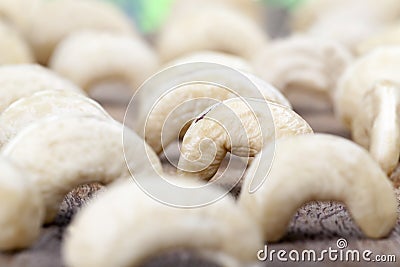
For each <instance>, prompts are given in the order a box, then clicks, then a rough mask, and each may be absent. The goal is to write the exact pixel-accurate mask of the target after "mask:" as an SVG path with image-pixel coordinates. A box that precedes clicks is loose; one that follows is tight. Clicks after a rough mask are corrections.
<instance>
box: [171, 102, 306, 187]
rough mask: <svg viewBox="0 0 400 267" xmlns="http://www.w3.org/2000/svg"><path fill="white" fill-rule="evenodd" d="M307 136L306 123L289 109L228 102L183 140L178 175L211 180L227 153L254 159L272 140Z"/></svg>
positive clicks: (205, 115)
mask: <svg viewBox="0 0 400 267" xmlns="http://www.w3.org/2000/svg"><path fill="white" fill-rule="evenodd" d="M242 128H243V129H242ZM310 133H313V130H312V129H311V127H310V126H309V125H308V123H307V122H306V121H305V120H303V118H301V117H300V116H299V115H297V114H296V113H295V112H294V111H293V110H291V109H290V108H287V107H285V106H282V105H278V104H275V103H272V102H266V101H264V100H259V99H240V98H233V99H228V100H225V101H223V102H222V103H221V104H216V105H214V106H212V107H211V108H209V109H208V110H207V111H205V112H204V113H202V114H201V115H200V116H199V117H198V118H197V119H196V120H195V121H194V122H193V123H192V125H191V126H190V128H189V129H188V131H187V132H186V134H185V136H184V138H183V143H182V146H181V156H180V158H179V164H178V172H179V173H181V174H185V175H186V176H194V177H198V178H201V179H204V180H210V179H211V178H212V177H213V176H214V175H215V173H216V172H217V170H218V168H219V166H220V165H221V162H222V160H223V159H224V158H225V156H226V153H227V152H230V153H231V154H234V155H237V156H240V157H254V156H255V155H257V154H258V152H260V151H261V149H262V148H263V147H264V146H266V145H267V144H269V143H271V142H273V141H274V140H275V139H279V138H282V137H286V136H291V135H298V134H310Z"/></svg>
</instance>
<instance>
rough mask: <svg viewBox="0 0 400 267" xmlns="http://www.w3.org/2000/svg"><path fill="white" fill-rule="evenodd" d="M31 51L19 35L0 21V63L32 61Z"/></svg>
mask: <svg viewBox="0 0 400 267" xmlns="http://www.w3.org/2000/svg"><path fill="white" fill-rule="evenodd" d="M33 61H34V59H33V55H32V51H31V49H30V47H29V45H28V44H27V43H26V41H25V40H24V39H23V38H22V37H21V35H20V34H19V33H18V32H17V31H16V30H15V29H13V28H12V27H11V26H10V25H9V24H7V23H5V22H2V21H0V65H7V64H23V63H32V62H33Z"/></svg>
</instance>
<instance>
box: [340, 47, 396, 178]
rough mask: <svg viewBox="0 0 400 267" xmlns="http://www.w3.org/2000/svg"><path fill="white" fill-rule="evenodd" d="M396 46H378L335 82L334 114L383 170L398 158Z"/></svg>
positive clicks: (392, 164)
mask: <svg viewBox="0 0 400 267" xmlns="http://www.w3.org/2000/svg"><path fill="white" fill-rule="evenodd" d="M399 62H400V47H394V46H393V47H382V48H378V49H376V50H374V51H372V52H371V53H369V54H367V55H365V56H363V57H361V58H359V59H358V60H357V61H356V62H354V64H353V65H351V66H350V67H349V68H348V69H347V71H346V73H345V74H344V75H343V76H342V78H341V79H340V81H339V86H338V89H337V91H336V95H335V109H336V113H337V114H338V116H339V117H340V118H341V119H342V121H343V122H344V123H345V125H346V126H347V127H348V128H349V129H350V130H351V132H352V137H353V139H354V141H356V142H357V143H359V144H360V145H362V146H363V147H365V148H367V149H369V150H370V152H371V154H372V156H373V158H375V160H376V161H378V162H379V164H380V165H381V167H382V168H383V170H384V171H385V172H386V173H391V172H392V171H393V169H394V168H395V167H396V165H397V163H398V161H399V154H400V129H399V127H400V125H399V115H400V114H399V108H400V107H399V103H400V98H399V96H400V95H399V92H398V91H399V90H400V88H399V84H400V78H399V77H400V63H399Z"/></svg>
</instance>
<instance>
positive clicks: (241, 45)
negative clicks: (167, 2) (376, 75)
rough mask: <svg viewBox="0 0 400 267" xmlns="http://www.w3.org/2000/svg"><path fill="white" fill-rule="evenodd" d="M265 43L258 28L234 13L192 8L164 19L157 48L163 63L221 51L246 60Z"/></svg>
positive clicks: (254, 23) (201, 7) (262, 33)
mask: <svg viewBox="0 0 400 267" xmlns="http://www.w3.org/2000/svg"><path fill="white" fill-rule="evenodd" d="M238 38H240V42H238ZM266 43H267V36H266V34H265V33H264V31H263V30H262V28H261V27H259V25H257V23H256V22H254V21H253V20H252V19H250V18H249V17H248V16H245V15H243V14H241V13H240V12H238V11H237V10H234V9H229V8H216V7H212V6H210V5H201V6H200V5H196V6H192V7H191V8H190V7H188V8H187V9H186V10H185V12H175V13H174V14H173V15H171V16H170V17H169V18H168V19H167V21H166V22H165V24H164V26H163V28H162V31H161V33H160V36H159V38H158V40H157V47H158V51H159V53H160V57H161V59H162V60H163V61H169V60H172V59H174V58H176V57H180V56H182V55H184V54H187V53H190V52H194V51H199V50H216V51H222V52H226V53H230V54H234V55H238V56H240V57H243V58H247V59H249V58H251V56H252V55H253V54H254V51H257V50H259V49H260V48H262V47H263V46H265V45H266Z"/></svg>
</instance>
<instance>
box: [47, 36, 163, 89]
mask: <svg viewBox="0 0 400 267" xmlns="http://www.w3.org/2000/svg"><path fill="white" fill-rule="evenodd" d="M49 65H50V68H51V69H53V70H54V71H56V72H58V73H59V74H61V75H62V76H64V77H66V78H68V79H70V80H71V81H73V82H75V83H76V84H77V85H78V86H79V87H81V88H83V89H84V90H86V91H89V89H90V88H91V86H93V85H94V84H96V83H98V82H101V81H104V80H107V79H109V80H112V79H123V80H124V81H127V82H128V84H129V86H131V87H132V88H133V89H136V88H138V87H139V86H140V85H141V84H142V82H143V81H144V80H145V79H147V78H148V77H149V76H150V75H151V74H153V73H154V72H155V71H156V70H157V68H158V59H157V56H156V55H155V54H154V52H153V51H152V50H151V48H150V47H149V46H148V45H147V44H146V43H145V42H144V41H142V40H141V39H139V38H138V37H132V36H126V35H121V34H116V33H107V32H99V31H97V32H96V31H85V32H79V33H76V34H73V35H71V36H70V37H67V38H66V39H64V41H62V42H61V43H60V44H59V45H58V46H57V48H56V49H55V51H54V53H53V56H52V58H51V60H50V63H49Z"/></svg>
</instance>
